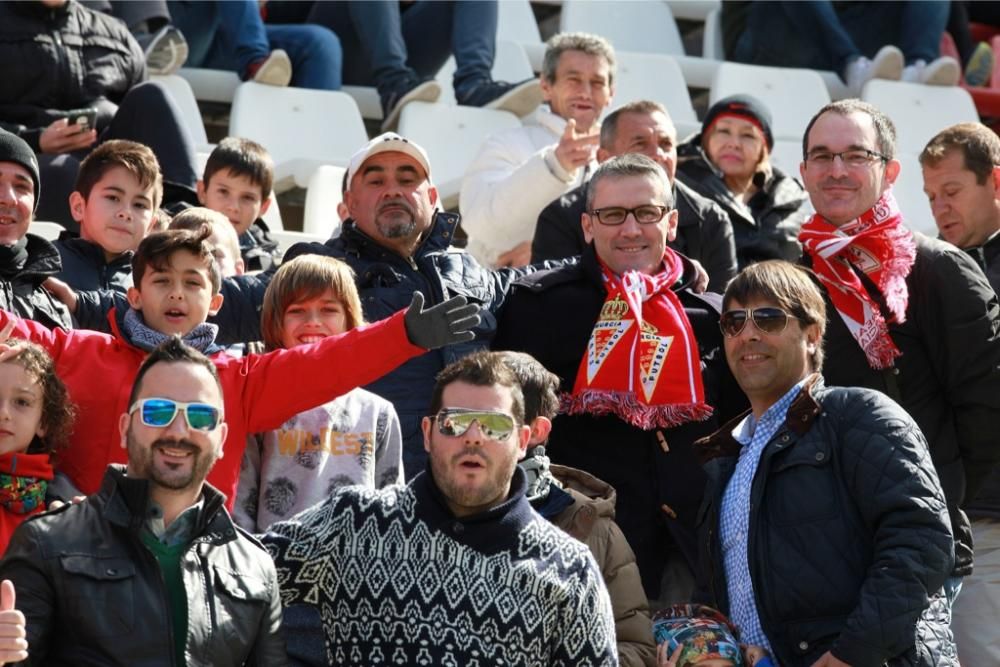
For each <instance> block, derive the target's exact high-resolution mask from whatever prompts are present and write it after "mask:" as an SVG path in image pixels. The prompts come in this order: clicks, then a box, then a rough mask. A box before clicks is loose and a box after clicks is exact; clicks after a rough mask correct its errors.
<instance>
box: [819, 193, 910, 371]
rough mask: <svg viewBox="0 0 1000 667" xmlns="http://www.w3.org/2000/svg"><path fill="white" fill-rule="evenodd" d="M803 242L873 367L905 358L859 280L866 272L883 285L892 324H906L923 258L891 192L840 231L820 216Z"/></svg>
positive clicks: (874, 281) (880, 288) (878, 283)
mask: <svg viewBox="0 0 1000 667" xmlns="http://www.w3.org/2000/svg"><path fill="white" fill-rule="evenodd" d="M799 241H801V242H802V246H803V247H804V248H805V251H806V252H808V253H809V256H810V257H812V262H813V270H814V271H815V272H816V274H817V275H818V276H819V279H820V281H822V283H823V285H825V286H826V288H827V291H828V292H829V294H830V300H831V301H832V302H833V305H834V307H835V308H836V309H837V312H838V313H840V317H841V318H843V320H844V323H845V324H847V328H848V329H849V330H850V332H851V335H853V336H854V338H855V339H856V340H857V341H858V344H859V345H860V346H861V349H862V350H864V352H865V356H866V357H867V358H868V363H869V365H870V366H871V367H872V368H877V369H885V368H890V367H891V366H892V365H893V360H894V359H895V358H896V357H898V356H899V355H900V354H901V353H900V351H899V348H897V347H896V344H895V343H894V342H893V340H892V337H891V336H890V335H889V326H888V324H887V323H886V321H885V318H884V317H883V316H882V313H881V311H880V310H879V307H878V304H877V303H875V301H873V300H872V298H871V296H869V294H868V292H867V291H866V290H865V287H864V285H863V284H862V282H861V279H860V278H859V277H858V275H857V274H856V273H855V272H854V270H852V269H851V266H853V267H854V268H855V269H858V270H860V271H863V272H864V273H865V274H866V275H867V276H868V277H869V278H871V280H872V282H873V283H875V284H876V285H877V286H878V289H879V292H881V294H882V297H883V298H884V299H885V303H886V306H888V309H889V312H890V314H891V315H892V321H894V322H896V323H902V322H905V321H906V304H907V300H908V298H909V292H908V290H907V288H906V276H908V275H909V274H910V270H911V269H912V268H913V260H914V259H915V258H916V256H917V246H916V242H915V241H914V240H913V232H911V231H910V230H909V229H907V228H906V227H904V226H903V217H902V215H901V214H900V212H899V207H898V206H897V205H896V199H895V198H894V197H893V196H892V193H891V192H890V191H888V190H887V191H886V192H885V194H883V195H882V197H881V198H880V199H879V200H878V201H877V202H876V203H875V206H873V207H872V208H871V209H869V210H868V211H865V212H864V213H863V214H861V216H860V217H859V218H858V219H857V220H852V221H851V222H849V223H847V224H846V225H843V226H842V227H840V228H839V229H838V228H837V227H835V226H833V225H832V224H830V223H829V222H827V221H826V220H824V219H823V218H822V217H820V216H819V215H814V216H813V218H812V220H810V221H809V222H807V223H806V224H804V225H803V226H802V231H801V232H800V233H799Z"/></svg>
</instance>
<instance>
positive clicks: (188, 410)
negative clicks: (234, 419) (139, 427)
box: [128, 398, 222, 431]
mask: <svg viewBox="0 0 1000 667" xmlns="http://www.w3.org/2000/svg"><path fill="white" fill-rule="evenodd" d="M178 409H183V412H184V418H185V419H186V420H187V425H188V426H189V427H190V428H192V429H194V430H196V431H214V430H215V429H216V427H218V425H219V421H220V419H221V416H222V415H221V412H220V411H219V409H218V408H217V407H215V406H213V405H209V404H207V403H181V402H180V401H174V400H171V399H169V398H143V399H140V400H138V401H136V402H135V403H133V404H132V407H130V408H129V409H128V413H129V414H130V415H131V414H132V413H134V412H135V411H136V410H138V411H139V417H140V419H142V423H143V424H145V425H146V426H152V427H154V428H166V427H168V426H170V425H171V424H172V423H173V421H174V418H175V417H177V412H178Z"/></svg>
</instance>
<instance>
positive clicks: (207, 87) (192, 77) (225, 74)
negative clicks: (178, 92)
mask: <svg viewBox="0 0 1000 667" xmlns="http://www.w3.org/2000/svg"><path fill="white" fill-rule="evenodd" d="M177 74H179V75H180V76H181V77H182V78H183V79H184V80H185V81H187V82H188V83H189V84H190V85H191V90H193V91H194V97H195V99H197V100H201V101H203V102H221V103H223V104H228V103H230V102H232V101H233V96H234V95H235V94H236V89H237V88H239V85H240V77H239V76H237V75H236V72H230V71H228V70H222V69H204V68H201V67H182V68H181V69H180V70H178V72H177Z"/></svg>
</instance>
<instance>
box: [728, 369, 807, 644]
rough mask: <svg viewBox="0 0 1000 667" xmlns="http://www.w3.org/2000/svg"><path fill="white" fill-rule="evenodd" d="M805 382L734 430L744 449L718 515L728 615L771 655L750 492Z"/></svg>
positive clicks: (743, 635)
mask: <svg viewBox="0 0 1000 667" xmlns="http://www.w3.org/2000/svg"><path fill="white" fill-rule="evenodd" d="M804 384H805V380H802V381H800V382H799V383H798V384H796V385H795V386H794V387H792V388H791V389H789V390H788V392H787V393H786V394H785V395H784V396H782V397H781V398H779V399H778V401H777V402H776V403H775V404H774V405H772V406H771V407H769V408H768V409H767V411H766V412H765V413H764V414H763V415H762V416H761V418H760V420H759V421H758V420H756V419H754V416H753V414H749V415H747V417H746V419H744V420H743V421H741V422H740V423H739V424H738V425H737V426H736V428H734V429H733V438H735V439H736V441H737V442H739V443H740V444H741V445H743V449H741V450H740V458H739V460H738V461H737V462H736V470H735V471H734V472H733V476H732V477H731V478H730V480H729V485H728V486H727V487H726V491H725V493H724V494H723V496H722V507H721V510H720V512H719V539H720V540H721V541H722V558H723V564H724V566H725V569H726V589H727V591H728V593H729V616H730V618H731V619H732V621H733V622H734V623H735V624H736V626H737V627H738V628H739V629H740V641H742V642H743V643H745V644H753V645H755V646H763V647H764V648H766V649H767V650H768V651H769V652H770V651H771V644H770V642H768V640H767V636H766V635H765V634H764V629H763V628H761V626H760V617H759V616H758V615H757V603H756V601H755V598H754V592H753V582H752V581H751V580H750V566H749V563H748V562H747V556H748V554H747V546H748V538H749V531H750V491H751V487H752V485H753V478H754V475H755V474H756V472H757V464H758V463H759V462H760V455H761V453H762V452H763V451H764V447H766V446H767V443H768V442H770V440H771V438H773V437H774V434H775V433H777V432H778V429H779V428H780V427H781V425H782V424H784V423H785V417H786V416H787V414H788V408H789V407H790V406H791V405H792V401H794V400H795V397H796V396H798V395H799V391H801V389H802V386H803V385H804Z"/></svg>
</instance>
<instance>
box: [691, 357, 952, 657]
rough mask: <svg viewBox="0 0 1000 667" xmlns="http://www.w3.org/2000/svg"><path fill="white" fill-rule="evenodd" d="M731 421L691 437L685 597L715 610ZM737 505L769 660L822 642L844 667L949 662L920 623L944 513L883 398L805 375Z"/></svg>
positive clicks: (720, 598)
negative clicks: (691, 549) (692, 523)
mask: <svg viewBox="0 0 1000 667" xmlns="http://www.w3.org/2000/svg"><path fill="white" fill-rule="evenodd" d="M739 419H742V417H739V418H737V419H736V420H733V421H732V422H730V423H729V424H727V425H725V426H723V427H722V428H721V429H719V431H718V432H717V433H715V434H714V435H712V436H711V437H709V438H706V439H704V440H701V441H699V442H698V443H697V444H696V447H697V448H698V449H699V450H700V455H701V457H702V460H703V462H704V467H705V472H706V473H707V475H708V486H707V489H706V493H705V500H704V502H703V504H702V508H701V510H700V512H699V518H698V524H699V526H698V530H699V533H698V534H699V549H700V553H699V556H700V558H699V564H700V565H701V567H702V571H701V572H700V573H699V575H700V576H699V583H700V588H701V593H702V594H701V595H699V596H698V597H701V598H704V599H705V601H707V602H711V603H712V604H713V605H714V606H715V607H717V608H718V609H720V610H722V611H723V612H724V613H728V612H729V599H728V594H727V588H726V578H725V568H724V565H723V557H722V550H721V547H720V543H719V511H720V505H721V503H722V495H723V493H724V492H725V489H726V486H727V484H728V483H729V480H730V478H731V477H732V474H733V472H734V470H735V467H736V461H737V459H738V457H739V453H740V450H741V449H742V447H741V446H740V445H739V443H737V442H736V440H735V439H734V438H733V437H732V431H733V428H734V427H735V426H736V425H737V424H738V420H739ZM750 507H751V512H750V524H749V535H748V545H747V552H748V554H747V555H748V561H749V566H750V577H751V580H752V582H753V590H754V596H755V598H756V606H757V611H758V614H759V617H760V621H761V627H762V628H763V630H764V633H765V634H766V635H767V637H768V640H769V641H770V643H771V648H772V649H773V650H774V654H775V657H776V658H777V662H778V663H779V664H781V665H783V666H785V667H795V666H797V665H803V666H808V665H812V664H813V662H815V661H816V660H818V659H819V657H820V656H821V655H823V654H824V653H825V652H826V651H830V650H832V652H833V654H834V656H836V657H837V658H839V659H840V660H843V661H844V662H846V663H848V664H850V665H853V666H854V667H881V666H882V665H883V664H888V665H893V666H896V665H898V666H903V665H905V666H907V667H913V666H917V665H919V666H921V667H931V666H932V665H941V664H951V663H950V662H947V661H944V660H942V649H948V650H953V649H954V647H953V646H950V645H947V646H946V645H944V644H942V641H943V642H946V643H949V644H950V639H944V640H942V639H941V638H942V637H946V636H947V632H946V631H947V624H946V623H945V622H944V621H943V620H942V619H941V618H936V617H934V613H935V612H937V611H939V610H940V607H941V604H942V602H943V595H942V593H941V590H940V589H941V587H942V585H943V584H944V582H945V580H946V579H947V577H948V575H949V574H950V572H951V569H952V564H953V560H954V556H953V540H952V535H951V530H950V528H949V521H948V510H947V507H946V505H945V499H944V493H943V492H942V490H941V485H940V483H939V482H938V478H937V475H936V474H935V472H934V466H933V465H932V463H931V460H930V456H929V455H928V451H927V443H926V441H925V440H924V437H923V435H922V434H921V433H920V429H919V428H918V427H917V425H916V423H914V421H913V420H912V419H911V418H910V417H909V416H908V415H907V414H906V413H905V412H904V411H903V410H902V409H900V407H899V406H898V405H896V403H894V402H893V401H890V400H888V399H887V398H886V397H885V396H884V395H883V394H881V393H879V392H876V391H871V390H869V389H855V388H839V387H836V388H824V386H823V382H822V379H821V378H820V377H819V376H818V375H816V376H813V377H812V378H811V379H810V381H808V382H807V385H806V387H805V388H804V389H803V391H802V392H801V393H800V394H799V395H798V397H797V398H796V399H795V401H794V402H793V403H792V405H791V406H790V407H789V410H788V414H787V418H786V420H785V423H784V425H783V426H781V427H780V428H779V429H778V431H777V432H776V433H775V434H774V436H773V437H772V438H771V441H770V442H769V443H768V444H767V445H766V447H765V448H764V450H763V452H762V454H761V457H760V463H759V465H758V468H757V472H756V474H755V475H754V480H753V487H752V490H751V495H750ZM706 595H707V597H706ZM928 609H930V611H927V612H925V610H928ZM952 655H953V654H952Z"/></svg>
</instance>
